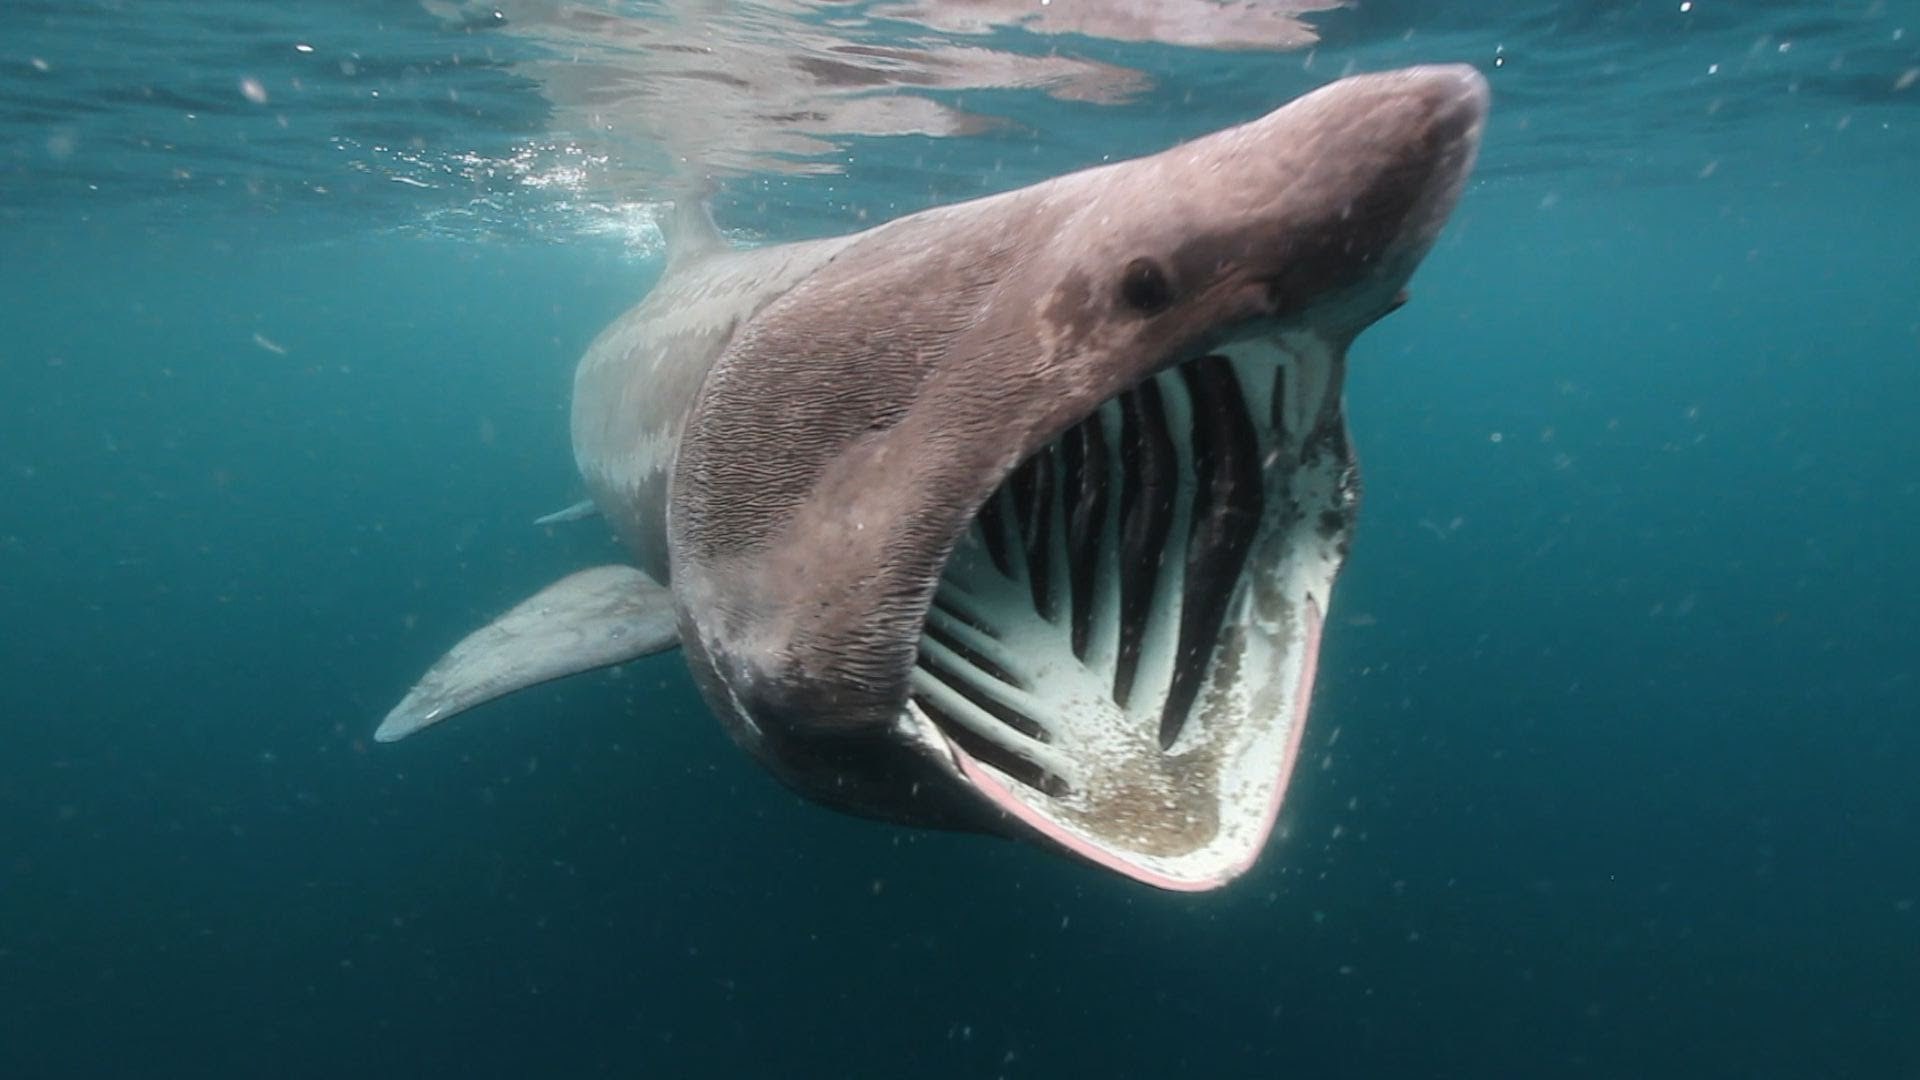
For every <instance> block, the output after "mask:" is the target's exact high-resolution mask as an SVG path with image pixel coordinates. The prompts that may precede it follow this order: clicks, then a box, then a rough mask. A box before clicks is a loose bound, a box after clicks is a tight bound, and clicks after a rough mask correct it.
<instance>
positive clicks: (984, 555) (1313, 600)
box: [909, 335, 1357, 889]
mask: <svg viewBox="0 0 1920 1080" xmlns="http://www.w3.org/2000/svg"><path fill="white" fill-rule="evenodd" d="M1343 363H1344V361H1343V359H1342V357H1341V355H1340V351H1339V350H1338V349H1334V348H1329V347H1327V346H1326V345H1325V344H1324V343H1322V342H1321V341H1320V340H1319V339H1317V338H1314V337H1312V336H1310V335H1284V336H1281V337H1278V338H1274V339H1267V338H1261V339H1253V340H1248V341H1244V342H1241V343H1238V344H1236V345H1233V346H1230V347H1227V348H1224V349H1219V350H1215V351H1213V352H1210V353H1208V354H1207V355H1204V356H1199V357H1196V358H1193V359H1190V360H1187V361H1186V362H1184V363H1181V364H1178V365H1176V366H1173V367H1170V368H1167V369H1165V370H1162V371H1160V372H1159V373H1157V374H1155V375H1153V376H1151V377H1150V378H1148V379H1147V380H1145V381H1144V382H1141V383H1139V384H1137V385H1135V386H1134V387H1132V388H1130V389H1129V390H1127V391H1125V392H1124V393H1122V394H1120V395H1119V396H1118V397H1116V398H1114V399H1112V400H1109V401H1107V402H1105V403H1103V404H1102V405H1101V406H1100V407H1099V408H1098V409H1097V410H1095V411H1094V412H1093V413H1092V414H1091V415H1089V416H1087V417H1086V418H1085V419H1083V420H1082V421H1081V422H1079V423H1078V424H1076V425H1074V426H1073V427H1071V428H1070V429H1068V430H1067V431H1066V432H1065V433H1063V434H1062V435H1061V436H1059V437H1058V438H1056V439H1055V440H1054V441H1052V442H1051V443H1049V444H1047V445H1046V446H1045V447H1043V448H1042V449H1041V450H1040V451H1039V452H1038V453H1036V454H1034V455H1033V456H1031V457H1030V458H1028V459H1027V460H1026V461H1025V462H1024V463H1022V464H1021V465H1020V466H1019V467H1018V468H1017V469H1016V470H1014V472H1013V473H1012V474H1011V475H1010V476H1009V477H1008V478H1007V479H1006V481H1005V482H1004V483H1002V484H1001V485H1000V487H999V488H998V490H996V491H995V492H994V494H993V495H992V496H991V497H990V498H989V499H988V501H987V502H986V504H985V505H984V506H983V508H982V509H981V511H980V512H979V514H978V515H977V516H976V517H975V519H974V521H973V523H972V525H971V527H970V528H969V530H968V532H967V534H966V535H965V536H964V537H963V538H962V540H961V542H960V543H959V545H958V547H957V549H956V551H955V553H954V555H953V557H952V558H951V560H949V562H948V564H947V567H946V570H945V572H944V574H943V575H942V577H941V580H940V586H939V591H938V593H937V595H936V598H935V600H934V603H933V607H932V610H931V611H930V613H929V615H928V618H927V624H926V629H925V633H924V634H923V636H922V638H921V642H920V654H919V661H918V664H917V666H916V669H915V671H914V673H913V681H912V698H911V705H910V709H909V721H910V722H911V723H914V724H916V726H921V730H922V731H923V732H924V731H925V727H924V725H931V726H932V727H933V728H935V729H937V731H938V734H939V738H940V739H941V740H942V741H944V743H945V745H946V747H947V750H948V752H949V753H950V754H951V755H952V758H953V761H954V764H955V766H956V767H957V768H958V769H959V771H960V772H961V773H962V774H963V775H964V776H965V777H966V778H967V779H968V780H969V781H970V782H971V783H972V785H973V786H974V787H975V789H976V790H978V791H980V792H981V793H983V794H984V795H985V796H986V797H987V798H989V799H990V800H991V801H992V802H993V803H994V804H995V805H997V806H998V807H999V808H1000V809H1001V810H1002V811H1004V812H1006V813H1007V814H1009V815H1011V816H1012V817H1013V818H1015V819H1016V820H1018V821H1020V822H1022V823H1024V824H1025V825H1026V826H1027V827H1029V828H1031V829H1033V830H1035V831H1037V832H1039V833H1041V834H1042V835H1044V836H1046V837H1048V838H1049V839H1051V840H1053V841H1054V842H1056V843H1058V844H1060V845H1062V846H1064V847H1066V848H1068V849H1069V850H1071V851H1074V852H1075V853H1077V854H1080V855H1082V856H1084V857H1086V858H1089V859H1091V860H1093V861H1095V862H1098V863H1101V864H1104V865H1107V866H1110V867H1112V868H1114V869H1117V870H1120V871H1122V872H1123V873H1126V874H1128V875H1130V876H1132V877H1135V878H1139V879H1141V880H1143V881H1148V882H1151V883H1153V884H1157V885H1161V886H1163V887H1167V888H1186V889H1198V888H1209V887H1212V886H1214V885H1217V884H1219V883H1220V882H1222V881H1224V880H1226V879H1228V878H1231V877H1233V876H1235V875H1237V874H1238V873H1240V872H1241V871H1243V870H1245V869H1246V867H1247V866H1248V865H1250V864H1251V863H1252V861H1253V859H1254V857H1255V856H1256V855H1257V854H1258V852H1259V850H1260V847H1261V845H1262V843H1263V842H1264V840H1265V839H1266V836H1267V834H1268V832H1269V831H1270V830H1271V828H1272V824H1273V819H1274V815H1275V813H1276V812H1277V811H1278V808H1279V803H1280V796H1281V794H1282V792H1283V790H1284V788H1285V784H1286V777H1287V774H1288V772H1289V770H1290V768H1291V766H1292V764H1293V758H1294V756H1295V754H1296V752H1297V748H1298V742H1299V736H1300V732H1301V730H1302V727H1303V723H1302V722H1303V721H1304V719H1305V713H1306V701H1307V697H1308V695H1309V693H1310V691H1311V685H1312V680H1313V669H1314V657H1315V653H1316V652H1317V649H1318V645H1319V636H1320V634H1319V631H1320V622H1321V617H1322V613H1323V612H1324V611H1325V608H1326V603H1327V594H1328V590H1329V589H1330V587H1331V585H1332V581H1333V577H1334V575H1335V573H1336V572H1337V571H1338V569H1339V566H1340V562H1341V560H1342V558H1343V557H1344V555H1345V550H1346V543H1347V538H1348V535H1349V533H1350V530H1351V527H1352V521H1353V514H1354V509H1355V504H1356V496H1357V491H1356V481H1355V474H1354V468H1353V459H1352V455H1351V453H1350V450H1349V447H1348V442H1347V438H1346V428H1345V422H1344V418H1343V415H1342V412H1341V409H1340V379H1341V375H1342V368H1343Z"/></svg>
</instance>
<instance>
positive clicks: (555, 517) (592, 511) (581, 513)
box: [533, 499, 600, 525]
mask: <svg viewBox="0 0 1920 1080" xmlns="http://www.w3.org/2000/svg"><path fill="white" fill-rule="evenodd" d="M599 515H600V507H599V506H597V505H595V504H594V501H593V500H592V499H581V500H580V501H579V502H577V503H574V504H573V505H572V506H569V507H567V508H566V509H565V510H555V511H554V512H553V513H551V514H548V515H547V516H545V517H537V518H534V519H533V523H534V524H535V525H558V524H560V523H561V522H565V521H585V520H586V519H588V518H590V517H598V516H599Z"/></svg>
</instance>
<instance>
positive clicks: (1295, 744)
mask: <svg viewBox="0 0 1920 1080" xmlns="http://www.w3.org/2000/svg"><path fill="white" fill-rule="evenodd" d="M1321 622H1322V615H1321V613H1320V606H1319V605H1318V604H1316V603H1314V601H1313V599H1312V598H1311V597H1309V598H1308V599H1307V602H1306V626H1305V628H1304V629H1305V632H1304V633H1303V634H1302V635H1301V645H1302V647H1303V648H1305V649H1306V655H1305V657H1304V658H1303V659H1302V661H1301V667H1300V688H1299V690H1298V691H1297V692H1296V693H1295V694H1294V696H1293V731H1292V733H1291V734H1290V735H1289V736H1288V738H1287V751H1286V756H1285V757H1284V758H1283V759H1282V760H1281V762H1280V780H1279V782H1278V783H1276V784H1274V786H1273V796H1272V797H1271V798H1270V799H1268V800H1267V809H1266V813H1265V814H1264V815H1263V817H1262V820H1261V823H1260V834H1259V838H1258V839H1257V840H1256V841H1255V842H1254V843H1253V844H1252V846H1250V847H1249V848H1248V850H1247V855H1246V858H1244V859H1243V860H1241V861H1240V862H1237V863H1235V864H1233V865H1232V866H1230V867H1228V868H1227V869H1225V870H1222V871H1221V872H1220V873H1218V874H1212V875H1209V876H1207V877H1201V878H1176V877H1169V876H1168V875H1166V874H1162V873H1159V872H1157V871H1154V870H1149V869H1147V868H1146V867H1144V866H1141V865H1139V864H1138V863H1135V862H1131V861H1129V860H1127V859H1125V858H1122V857H1121V856H1119V855H1116V854H1114V853H1113V852H1111V851H1108V850H1106V849H1105V848H1102V847H1098V846H1096V845H1094V844H1091V843H1089V842H1087V841H1086V840H1085V839H1082V838H1081V837H1078V836H1075V835H1074V834H1073V833H1071V832H1068V831H1067V830H1066V829H1064V828H1061V827H1060V826H1059V825H1057V824H1055V823H1054V822H1052V821H1049V820H1047V819H1046V817H1044V816H1043V815H1041V814H1040V813H1039V812H1038V811H1036V810H1034V809H1033V808H1032V807H1030V806H1028V805H1027V804H1026V803H1024V802H1022V801H1021V800H1020V799H1019V797H1018V796H1016V795H1014V794H1013V792H1011V791H1009V790H1007V787H1006V785H1005V784H1002V783H1001V782H1000V781H999V779H998V778H996V777H995V776H994V775H993V774H992V773H990V772H988V771H987V770H986V769H985V768H984V767H983V766H981V764H980V763H979V762H977V761H975V760H974V759H973V756H972V755H971V754H968V753H967V752H966V751H965V750H962V749H961V748H960V747H959V746H958V745H956V744H955V743H954V742H953V740H952V739H947V740H946V742H947V749H948V750H949V751H951V752H952V754H953V757H954V760H955V761H956V762H958V763H959V765H960V772H961V774H962V775H964V776H965V777H966V778H967V779H968V780H969V781H971V782H972V783H973V784H974V786H975V787H977V788H979V790H980V791H981V792H982V793H983V794H985V795H986V796H987V798H989V799H991V800H992V801H993V803H994V805H995V806H998V807H999V808H1000V809H1001V810H1002V811H1004V812H1006V813H1007V814H1009V815H1011V816H1012V817H1014V818H1016V819H1018V820H1019V821H1020V822H1022V823H1023V824H1025V825H1026V826H1027V827H1028V828H1030V829H1032V830H1034V831H1035V832H1037V833H1039V834H1040V835H1042V836H1044V837H1046V838H1047V839H1049V840H1051V841H1053V842H1054V843H1056V844H1058V845H1060V846H1061V847H1063V848H1065V849H1067V850H1068V851H1070V852H1072V853H1074V854H1075V855H1078V856H1080V857H1081V858H1083V859H1085V860H1087V861H1088V862H1091V863H1093V864H1095V865H1096V866H1104V867H1106V868H1107V869H1109V870H1112V871H1114V872H1115V873H1118V874H1122V875H1125V876H1126V877H1130V878H1132V879H1134V880H1135V881H1141V882H1145V883H1146V884H1148V885H1152V886H1155V887H1156V888H1161V889H1167V890H1170V891H1172V892H1205V891H1207V890H1209V889H1214V888H1218V887H1219V886H1221V885H1224V884H1226V883H1227V882H1228V881H1231V880H1232V879H1234V878H1236V877H1239V876H1240V875H1241V874H1243V873H1245V872H1246V871H1247V869H1248V868H1249V867H1251V866H1252V865H1253V862H1254V860H1255V859H1257V858H1259V857H1260V851H1261V849H1262V848H1264V847H1266V843H1267V837H1268V835H1269V834H1271V833H1272V832H1273V823H1274V821H1275V819H1277V818H1278V817H1279V816H1280V804H1281V803H1282V802H1283V801H1284V800H1285V798H1286V794H1287V782H1288V780H1289V779H1291V777H1292V775H1293V763H1294V760H1295V759H1296V758H1298V757H1299V756H1300V737H1301V735H1302V734H1303V733H1304V732H1305V731H1306V730H1307V710H1308V706H1309V704H1310V702H1311V699H1312V697H1313V677H1314V674H1315V673H1316V671H1317V670H1318V668H1319V663H1320V624H1321ZM943 738H944V736H943Z"/></svg>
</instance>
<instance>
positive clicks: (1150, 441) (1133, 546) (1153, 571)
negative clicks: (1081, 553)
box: [1113, 379, 1180, 708]
mask: <svg viewBox="0 0 1920 1080" xmlns="http://www.w3.org/2000/svg"><path fill="white" fill-rule="evenodd" d="M1120 445H1121V455H1122V458H1121V469H1120V471H1121V481H1120V551H1119V560H1118V562H1119V565H1118V566H1116V567H1115V570H1116V572H1117V573H1119V575H1120V641H1119V649H1118V655H1117V657H1116V658H1115V664H1114V675H1113V700H1114V702H1115V704H1118V705H1119V706H1120V707H1121V708H1125V707H1126V705H1127V698H1128V697H1129V696H1130V695H1131V694H1132V692H1133V679H1134V674H1135V670H1136V669H1137V668H1138V667H1139V663H1140V647H1141V644H1142V641H1143V638H1144V635H1145V634H1146V630H1147V616H1148V614H1149V611H1150V609H1151V607H1152V605H1153V592H1154V583H1155V582H1156V581H1157V580H1158V579H1159V577H1160V560H1161V558H1162V556H1163V555H1164V554H1165V553H1166V545H1167V533H1168V532H1169V531H1170V530H1171V529H1172V526H1173V498H1174V495H1175V493H1176V492H1178V491H1179V487H1180V477H1179V475H1178V473H1179V464H1180V462H1179V458H1178V457H1176V456H1175V453H1174V446H1173V436H1172V435H1171V433H1169V432H1168V430H1167V414H1166V410H1165V408H1164V403H1163V402H1162V401H1161V399H1160V388H1159V387H1158V386H1157V385H1155V383H1154V381H1153V380H1152V379H1148V380H1147V381H1146V382H1143V383H1141V384H1140V385H1139V386H1138V387H1136V388H1135V389H1133V390H1131V391H1129V392H1127V393H1125V394H1122V395H1120Z"/></svg>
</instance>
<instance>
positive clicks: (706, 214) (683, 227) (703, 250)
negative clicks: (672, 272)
mask: <svg viewBox="0 0 1920 1080" xmlns="http://www.w3.org/2000/svg"><path fill="white" fill-rule="evenodd" d="M660 232H661V233H662V234H663V235H664V236H665V237H666V239H667V265H668V266H669V267H672V266H680V265H683V264H687V263H693V262H698V261H699V260H701V259H703V258H705V257H707V256H708V255H711V254H713V253H714V252H716V251H723V250H725V249H726V246H727V240H726V238H725V237H723V236H721V235H720V228H719V226H717V225H715V224H714V223H713V214H712V213H711V212H710V211H709V210H708V209H707V201H706V200H705V199H703V198H701V197H700V196H698V195H695V194H692V193H687V194H684V195H682V196H680V197H679V198H677V199H675V200H674V202H673V210H672V211H671V212H669V213H668V214H666V215H665V217H663V218H662V219H661V222H660Z"/></svg>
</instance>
